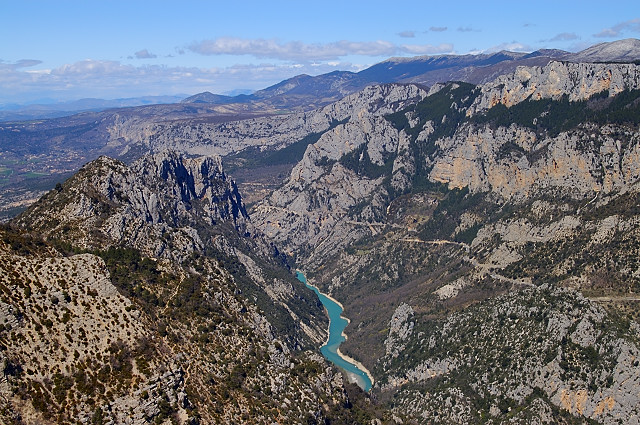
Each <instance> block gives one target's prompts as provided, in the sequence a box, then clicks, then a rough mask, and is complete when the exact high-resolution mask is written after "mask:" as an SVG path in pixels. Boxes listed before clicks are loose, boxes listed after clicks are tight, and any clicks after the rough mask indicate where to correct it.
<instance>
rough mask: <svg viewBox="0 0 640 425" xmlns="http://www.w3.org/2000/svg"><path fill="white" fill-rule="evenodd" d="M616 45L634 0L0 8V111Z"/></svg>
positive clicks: (635, 10)
mask: <svg viewBox="0 0 640 425" xmlns="http://www.w3.org/2000/svg"><path fill="white" fill-rule="evenodd" d="M623 38H640V5H639V3H638V2H637V0H636V1H616V2H603V1H598V2H595V1H581V2H573V1H563V0H555V1H536V2H514V1H509V2H506V1H493V2H490V1H489V2H478V1H474V2H467V1H449V2H446V1H438V2H432V1H426V0H422V1H413V0H405V1H396V2H394V1H389V0H387V1H376V0H369V1H348V0H341V1H334V0H325V1H321V2H300V1H240V0H236V1H233V0H231V1H228V0H227V1H213V0H209V1H189V0H182V1H179V2H178V1H172V2H169V1H162V0H156V1H136V0H127V1H119V0H112V1H106V0H105V1H90V0H84V1H65V0H56V1H53V0H50V1H44V0H40V1H35V0H34V1H31V0H0V104H6V103H29V102H36V101H38V100H42V99H55V100H60V101H67V100H74V99H80V98H86V97H99V98H106V99H115V98H122V97H134V96H141V95H167V94H178V93H184V94H194V93H198V92H202V91H205V90H208V91H211V92H214V93H229V92H232V91H234V90H242V89H248V90H256V89H260V88H264V87H267V86H269V85H271V84H274V83H277V82H279V81H281V80H283V79H285V78H289V77H292V76H294V75H297V74H302V73H306V74H310V75H317V74H321V73H324V72H330V71H333V70H336V69H339V70H348V71H358V70H360V69H363V68H365V67H367V66H370V65H372V64H374V63H377V62H380V61H382V60H385V59H387V58H389V57H392V56H417V55H433V54H450V53H455V54H466V53H480V52H491V51H498V50H501V49H508V50H514V51H533V50H536V49H539V48H557V49H564V50H570V51H577V50H581V49H582V48H585V47H587V46H590V45H593V44H596V43H600V42H605V41H613V40H618V39H623Z"/></svg>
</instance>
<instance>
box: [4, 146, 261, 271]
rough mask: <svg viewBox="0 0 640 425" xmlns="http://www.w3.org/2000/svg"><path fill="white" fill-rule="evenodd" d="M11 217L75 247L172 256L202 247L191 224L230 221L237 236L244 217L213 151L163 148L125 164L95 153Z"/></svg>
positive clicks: (226, 223)
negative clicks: (189, 153)
mask: <svg viewBox="0 0 640 425" xmlns="http://www.w3.org/2000/svg"><path fill="white" fill-rule="evenodd" d="M15 222H16V224H18V226H20V227H23V228H26V229H30V230H32V231H36V232H38V233H40V234H42V235H44V236H45V237H46V238H55V239H62V240H68V241H69V242H71V241H74V243H76V244H79V245H80V246H86V247H96V248H99V247H105V246H110V245H114V244H115V245H120V244H128V245H131V246H134V247H136V248H137V249H140V250H141V251H142V252H144V253H146V254H147V255H152V256H164V257H169V258H174V259H178V258H180V257H181V256H183V255H184V254H188V253H189V252H191V251H193V250H199V249H201V247H202V241H201V239H200V237H199V236H198V232H197V230H196V229H197V228H199V227H202V226H223V227H225V228H229V227H231V228H235V231H238V232H240V234H244V233H245V232H246V225H247V224H248V215H247V212H246V209H245V207H244V204H243V202H242V198H241V196H240V193H239V192H238V188H237V186H236V185H235V183H234V182H233V181H232V180H230V179H229V178H228V177H227V175H226V174H225V173H224V171H222V161H221V159H220V158H219V157H200V158H187V157H185V156H183V155H180V154H178V153H176V152H172V151H163V152H159V153H156V154H152V155H147V156H144V157H142V158H141V159H139V160H138V161H136V162H135V163H133V164H132V165H131V166H127V165H126V164H124V163H122V162H120V161H117V160H115V159H112V158H108V157H104V156H103V157H100V158H98V159H97V160H95V161H92V162H91V163H89V164H87V165H85V166H84V167H83V168H82V169H81V170H80V171H79V172H78V173H77V174H76V175H75V176H73V177H72V178H70V179H69V180H67V181H66V182H65V183H64V184H61V185H58V186H57V187H56V189H54V190H52V191H51V192H50V193H49V194H47V195H46V196H44V197H43V198H42V199H40V201H38V202H37V203H36V204H34V205H33V206H32V207H31V208H30V209H28V210H27V211H26V212H25V213H23V214H22V215H21V216H19V217H18V218H17V219H16V221H15ZM96 235H99V236H98V237H96Z"/></svg>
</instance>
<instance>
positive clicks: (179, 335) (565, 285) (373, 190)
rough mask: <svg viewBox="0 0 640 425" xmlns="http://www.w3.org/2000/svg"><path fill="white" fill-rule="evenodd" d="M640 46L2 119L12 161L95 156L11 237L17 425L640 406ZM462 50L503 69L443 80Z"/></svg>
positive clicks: (561, 419)
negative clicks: (337, 341) (233, 97)
mask: <svg viewBox="0 0 640 425" xmlns="http://www.w3.org/2000/svg"><path fill="white" fill-rule="evenodd" d="M638 44H640V42H638V41H637V40H623V41H620V42H617V43H605V44H601V45H597V46H594V47H593V48H590V49H587V50H585V51H583V52H581V53H579V54H576V56H573V55H572V56H571V58H567V57H563V59H562V60H557V59H558V57H559V56H554V55H559V54H560V53H559V52H537V53H535V54H531V55H528V57H525V56H527V55H524V54H519V53H518V54H508V53H505V52H502V53H499V54H497V56H495V55H494V56H491V55H489V56H486V57H484V59H483V60H485V61H486V63H485V64H484V65H479V64H476V65H473V66H470V65H464V66H463V64H465V63H467V62H465V61H467V60H470V59H472V58H468V57H458V58H455V57H439V58H417V59H415V60H406V61H405V60H390V61H387V62H383V63H382V64H379V65H376V66H374V67H372V68H370V70H371V69H372V71H369V74H367V73H365V74H363V75H364V76H360V77H358V78H363V79H364V78H374V77H373V75H377V76H378V77H376V78H382V77H381V76H382V75H385V74H384V72H383V71H384V69H387V70H388V72H389V73H388V74H386V75H388V77H387V78H389V79H391V80H393V81H392V82H386V83H384V84H366V85H365V86H364V87H361V88H360V89H358V90H355V91H353V92H350V93H348V94H346V95H344V96H343V97H341V98H340V99H339V100H336V101H332V102H327V103H326V104H323V106H321V107H317V108H315V109H306V107H305V108H302V109H301V110H299V111H297V112H291V113H288V114H271V113H270V112H269V111H272V109H270V108H271V107H272V106H273V105H274V104H276V103H277V102H279V101H280V100H283V99H285V98H286V99H293V98H296V96H298V95H300V93H302V92H303V91H305V90H307V88H308V87H320V86H321V84H319V81H321V80H320V79H318V80H315V82H312V81H310V80H309V79H315V78H320V77H300V78H298V79H295V81H287V82H283V83H282V84H280V85H278V87H275V86H274V88H271V90H272V93H274V95H273V96H274V97H275V98H278V96H281V97H279V99H280V100H277V101H276V100H270V101H269V102H271V103H270V106H268V107H267V111H264V110H263V111H262V112H258V109H256V110H254V111H249V109H247V110H246V111H245V113H246V114H247V115H245V116H242V117H239V116H238V115H233V113H235V112H233V113H232V111H233V110H234V108H236V107H237V106H229V105H223V104H218V105H216V104H208V103H205V101H207V100H213V101H214V102H217V101H219V100H221V99H220V98H218V97H215V95H212V96H213V97H212V96H209V95H206V94H204V95H201V96H199V99H192V100H191V101H189V102H184V103H181V104H177V105H161V106H153V107H151V106H150V107H144V108H136V109H135V110H131V109H119V110H115V111H109V112H103V113H99V114H93V113H92V114H83V115H78V116H75V117H71V118H66V119H64V120H66V121H64V122H63V121H60V120H52V121H43V122H41V123H35V124H34V123H23V124H20V123H12V124H7V125H6V126H3V127H2V131H3V133H2V134H3V137H7V139H5V140H6V141H5V144H4V145H3V147H2V149H3V151H2V153H3V158H9V157H10V155H14V156H13V158H22V159H23V160H24V161H25V162H26V158H29V159H30V160H31V161H33V160H34V159H40V160H42V161H45V162H47V163H50V164H57V165H56V167H60V165H59V164H60V162H56V161H61V159H62V158H63V156H66V157H67V158H68V157H70V156H71V155H74V161H76V162H78V163H79V162H81V161H83V160H85V159H89V158H90V159H91V161H90V162H88V163H86V164H84V165H83V166H82V167H80V168H79V169H77V170H76V169H74V164H75V162H71V161H70V162H68V163H67V167H68V169H67V170H65V171H66V172H68V173H70V174H72V176H71V177H70V178H68V179H66V180H64V181H60V182H59V183H58V184H56V185H55V187H54V186H53V185H52V186H51V189H50V190H48V191H46V193H45V194H44V196H41V197H39V199H38V200H37V201H36V202H34V203H33V204H31V205H30V206H28V208H27V209H26V210H25V211H23V212H21V213H20V214H19V215H17V216H15V217H13V218H12V219H11V220H10V221H8V223H7V224H6V225H4V226H3V227H2V228H1V229H0V237H1V239H0V268H1V269H2V272H1V273H0V291H1V292H0V295H1V298H0V362H1V363H0V364H2V374H1V375H0V394H2V397H0V418H2V422H5V423H78V422H81V423H136V424H143V423H152V422H153V423H275V422H278V423H333V424H341V423H371V424H381V423H386V424H407V423H409V424H432V423H438V424H451V423H458V424H467V423H491V424H508V423H509V424H514V423H518V424H519V423H522V424H524V423H540V424H584V423H598V424H607V425H609V424H617V423H635V422H637V421H638V418H639V417H640V406H639V405H638V402H637V394H638V391H639V389H640V364H639V361H638V359H639V358H640V343H639V341H640V325H638V322H637V320H638V308H637V307H638V301H639V300H640V296H638V293H639V292H640V275H639V274H638V270H640V264H639V263H638V261H639V260H638V259H639V258H640V256H639V254H640V246H639V245H638V242H637V241H638V239H639V238H640V234H639V231H640V230H639V229H640V226H639V223H640V172H639V170H640V164H639V163H638V161H639V158H640V137H639V135H640V65H638V64H637V63H635V62H636V61H637V60H638V59H640V53H638V54H634V53H633V52H634V50H633V49H634V48H636V47H637V46H638ZM634 46H635V47H634ZM552 56H553V57H556V60H551V59H549V58H550V57H552ZM580 57H583V58H587V59H591V60H586V61H582V60H580ZM604 57H607V58H609V59H608V60H601V59H602V58H604ZM503 58H506V59H503ZM509 58H511V59H509ZM476 59H478V58H477V57H476ZM535 60H541V61H542V62H541V63H539V64H530V65H529V66H520V65H522V63H523V62H520V65H518V66H513V67H511V65H513V64H515V62H516V61H535ZM453 61H458V65H460V66H461V68H459V69H457V70H456V71H455V72H463V71H461V70H462V69H466V71H464V74H465V75H467V76H474V77H473V78H480V76H481V75H485V76H486V78H488V80H487V81H484V82H482V83H480V82H476V83H474V82H473V81H462V80H463V79H458V78H455V80H456V81H446V80H443V81H442V82H433V83H430V84H425V83H424V82H425V81H427V79H428V78H435V77H434V75H436V74H437V73H439V72H444V71H443V69H446V67H445V68H440V69H436V68H437V67H438V66H440V65H438V63H440V64H442V63H452V62H453ZM417 63H426V64H428V65H424V66H425V67H424V68H420V66H417V65H416V64H417ZM429 67H431V68H429ZM501 67H504V68H501ZM507 68H509V70H508V71H506V72H504V73H502V72H500V71H499V69H507ZM450 71H451V70H447V71H446V72H450ZM494 72H495V73H497V74H496V75H494V76H493V77H491V78H490V77H489V76H490V75H493V73H494ZM367 75H369V76H368V77H367ZM437 75H443V74H437ZM325 77H326V78H330V80H331V81H333V82H336V81H338V80H340V81H346V80H342V77H343V76H341V75H337V74H336V75H332V76H330V77H329V76H325ZM325 77H323V78H325ZM349 78H353V79H352V80H349V81H350V82H349V83H348V84H351V83H353V82H354V81H355V77H353V76H350V77H347V79H349ZM412 79H417V80H420V81H419V82H412V81H409V80H412ZM417 80H416V81H417ZM398 81H400V82H398ZM347 86H348V85H347ZM347 86H344V85H343V86H341V87H343V88H344V87H347ZM303 87H307V88H304V89H303ZM296 90H299V91H298V92H296ZM332 90H336V89H335V88H334V89H332ZM292 91H293V93H291V92H292ZM276 93H277V94H276ZM318 93H320V92H318ZM325 93H329V95H327V99H328V98H329V97H331V96H332V95H331V94H330V93H331V92H330V91H327V92H325ZM336 93H337V92H336ZM294 95H295V96H294ZM283 96H284V97H283ZM265 98H266V97H265ZM265 98H263V99H265ZM298 99H299V98H298ZM256 102H258V101H256ZM260 102H262V100H261V101H260ZM292 102H294V103H295V102H297V100H296V101H292ZM317 102H319V103H323V102H324V100H317ZM257 104H258V103H254V104H253V106H252V107H256V108H257V106H256V105H257ZM291 104H292V103H289V105H291ZM231 105H233V104H231ZM264 105H266V101H265V103H264ZM307 105H310V104H309V103H307ZM217 108H227V109H217ZM7 135H8V136H7ZM9 142H11V143H9ZM18 142H20V143H18ZM55 149H57V150H58V152H59V153H58V155H59V157H58V159H57V160H56V159H55V157H53V153H52V152H53V151H54V150H55ZM223 163H224V164H223ZM5 167H7V168H8V166H7V165H5ZM232 177H233V178H232ZM235 179H237V181H236V180H235ZM24 181H26V182H28V181H29V179H26V178H25V179H24ZM3 199H4V202H5V203H6V202H7V201H6V199H7V198H3ZM295 270H301V271H303V272H304V274H305V275H306V277H307V280H308V281H309V282H310V283H311V284H313V285H314V286H316V287H317V288H319V289H320V290H321V291H322V292H323V293H326V294H329V295H331V296H332V297H333V298H334V299H336V300H337V301H339V302H340V303H341V305H342V306H343V308H344V313H343V314H344V315H345V316H347V317H349V319H350V324H349V326H348V327H347V328H346V330H345V332H346V334H348V338H347V340H346V341H345V342H344V343H343V344H342V345H341V347H340V349H341V351H342V353H344V354H346V355H348V356H350V357H352V358H354V359H357V360H358V361H359V362H360V363H361V364H362V365H363V367H366V368H367V369H368V370H369V371H370V372H371V374H372V375H373V377H374V385H373V388H372V390H371V392H370V393H368V394H367V393H364V392H363V391H361V390H360V389H359V388H358V387H357V386H355V385H353V384H350V383H349V382H348V379H345V377H346V378H348V375H345V376H344V377H343V375H342V374H341V373H340V372H339V370H337V369H335V368H334V367H333V366H331V365H330V364H329V363H328V362H327V361H326V360H325V359H324V358H323V357H322V356H320V355H319V354H318V348H319V346H320V345H322V343H323V341H325V339H326V335H327V331H326V329H327V325H328V322H327V318H326V317H325V315H324V314H323V309H322V306H321V304H320V303H319V301H318V300H317V299H316V298H315V295H314V293H313V292H312V291H310V290H308V289H307V288H306V287H305V286H304V285H303V284H301V283H300V282H298V281H297V280H296V279H295V277H294V274H295V273H294V271H295ZM34 347H36V349H35V353H34Z"/></svg>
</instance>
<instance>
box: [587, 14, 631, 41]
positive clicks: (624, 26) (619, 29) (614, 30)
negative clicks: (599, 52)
mask: <svg viewBox="0 0 640 425" xmlns="http://www.w3.org/2000/svg"><path fill="white" fill-rule="evenodd" d="M626 30H629V31H631V32H640V18H636V19H631V20H629V21H624V22H620V23H618V24H616V25H614V26H612V27H611V28H605V29H603V30H602V31H600V32H599V33H597V34H593V36H594V37H598V38H615V37H620V35H621V34H622V33H623V32H625V31H626Z"/></svg>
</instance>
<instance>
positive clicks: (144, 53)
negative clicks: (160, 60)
mask: <svg viewBox="0 0 640 425" xmlns="http://www.w3.org/2000/svg"><path fill="white" fill-rule="evenodd" d="M135 55H136V59H155V58H157V57H158V56H157V55H154V54H153V53H150V52H149V51H148V50H147V49H143V50H139V51H137V52H136V53H135Z"/></svg>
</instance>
